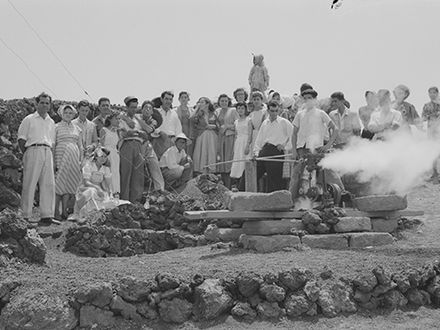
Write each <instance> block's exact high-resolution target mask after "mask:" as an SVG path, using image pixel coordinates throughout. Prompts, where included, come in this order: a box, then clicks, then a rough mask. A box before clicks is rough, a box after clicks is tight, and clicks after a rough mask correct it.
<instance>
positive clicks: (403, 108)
mask: <svg viewBox="0 0 440 330" xmlns="http://www.w3.org/2000/svg"><path fill="white" fill-rule="evenodd" d="M393 94H394V97H395V99H396V100H395V101H394V102H393V105H392V107H393V108H394V109H396V110H398V111H399V112H400V113H401V114H402V119H403V122H402V128H403V129H404V130H406V131H408V132H411V128H410V126H411V125H414V126H416V127H417V128H419V129H421V128H422V120H421V118H420V116H419V114H418V112H417V110H416V108H415V107H414V105H412V104H411V103H409V102H406V99H407V98H408V97H409V94H410V90H409V88H408V87H407V86H405V85H399V86H397V87H396V88H395V89H394V91H393Z"/></svg>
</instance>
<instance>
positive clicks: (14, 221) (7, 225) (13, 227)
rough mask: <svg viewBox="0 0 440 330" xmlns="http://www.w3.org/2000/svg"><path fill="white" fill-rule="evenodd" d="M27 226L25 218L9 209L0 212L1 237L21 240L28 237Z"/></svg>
mask: <svg viewBox="0 0 440 330" xmlns="http://www.w3.org/2000/svg"><path fill="white" fill-rule="evenodd" d="M0 188H1V187H0ZM0 190H1V189H0ZM27 225H28V224H27V221H26V220H24V219H23V217H21V216H20V215H19V214H18V213H17V212H14V211H12V210H9V209H5V210H3V211H1V212H0V234H1V237H4V238H8V237H11V238H13V239H16V240H20V239H22V238H23V237H25V236H26V233H27Z"/></svg>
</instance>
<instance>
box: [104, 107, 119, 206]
mask: <svg viewBox="0 0 440 330" xmlns="http://www.w3.org/2000/svg"><path fill="white" fill-rule="evenodd" d="M118 128H119V118H118V114H117V113H116V112H112V113H111V114H110V115H109V116H108V117H107V118H106V119H105V122H104V127H103V128H102V130H101V133H100V135H99V136H100V137H101V145H102V146H104V148H106V149H107V150H108V151H110V155H109V160H110V170H111V173H112V184H111V192H112V194H113V197H115V198H119V194H120V193H121V177H120V174H119V164H120V158H119V141H120V136H119V132H118Z"/></svg>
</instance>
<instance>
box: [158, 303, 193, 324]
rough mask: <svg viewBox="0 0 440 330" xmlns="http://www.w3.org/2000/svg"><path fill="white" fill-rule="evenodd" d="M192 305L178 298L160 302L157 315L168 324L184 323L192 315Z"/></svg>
mask: <svg viewBox="0 0 440 330" xmlns="http://www.w3.org/2000/svg"><path fill="white" fill-rule="evenodd" d="M192 308H193V305H192V304H191V303H190V302H188V301H186V300H184V299H180V298H174V299H172V300H162V301H161V302H160V303H159V314H160V317H161V318H162V320H164V321H165V322H170V323H184V322H185V321H187V320H188V319H189V318H190V316H191V313H192Z"/></svg>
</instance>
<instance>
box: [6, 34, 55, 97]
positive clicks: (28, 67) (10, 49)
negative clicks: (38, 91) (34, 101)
mask: <svg viewBox="0 0 440 330" xmlns="http://www.w3.org/2000/svg"><path fill="white" fill-rule="evenodd" d="M0 41H1V43H2V44H3V45H4V46H5V47H6V48H7V49H8V50H9V51H10V52H11V53H12V54H14V55H15V56H16V57H17V58H18V59H19V60H20V61H21V62H22V63H23V65H24V66H25V67H26V69H27V70H28V71H29V72H30V73H31V74H32V75H33V76H34V77H35V78H36V79H37V80H38V81H39V82H40V84H41V86H42V87H43V88H45V89H46V90H48V91H49V92H51V93H52V95H54V96H55V97H58V96H57V95H56V94H55V92H54V91H53V90H52V89H50V88H49V87H48V86H47V85H46V84H45V83H44V82H43V80H41V78H40V77H39V76H38V75H37V74H36V73H35V72H34V71H33V70H32V69H31V67H30V66H29V64H27V62H26V61H25V60H24V59H23V58H22V57H21V56H20V55H19V54H18V53H17V52H16V51H15V50H13V49H12V48H11V47H9V45H8V44H7V43H6V41H4V40H3V38H1V37H0Z"/></svg>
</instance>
